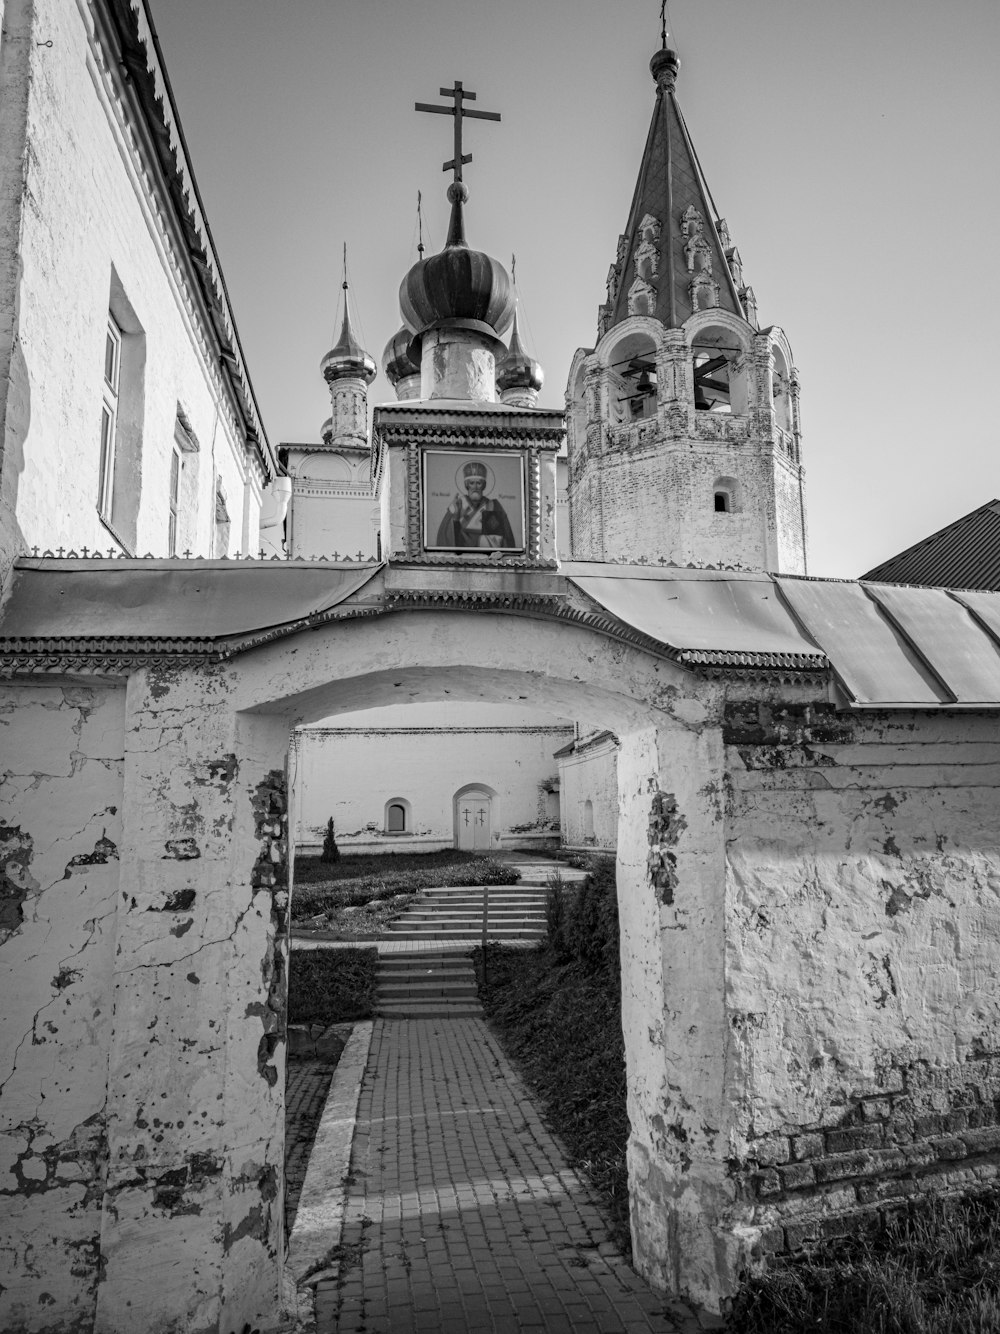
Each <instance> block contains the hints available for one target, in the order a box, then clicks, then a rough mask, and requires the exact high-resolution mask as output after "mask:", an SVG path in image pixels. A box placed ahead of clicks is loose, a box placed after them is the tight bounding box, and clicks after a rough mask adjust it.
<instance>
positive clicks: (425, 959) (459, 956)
mask: <svg viewBox="0 0 1000 1334" xmlns="http://www.w3.org/2000/svg"><path fill="white" fill-rule="evenodd" d="M376 1012H377V1013H378V1014H379V1015H380V1016H381V1017H382V1018H383V1019H468V1018H481V1017H482V1013H483V1009H482V1006H481V1005H480V1004H479V999H478V995H477V986H476V974H475V969H474V968H473V966H472V959H471V957H470V956H469V955H468V954H465V953H457V952H454V951H442V952H441V953H437V954H435V953H431V952H429V951H425V950H421V951H419V952H416V953H413V954H384V955H381V956H380V957H379V968H378V978H377V999H376Z"/></svg>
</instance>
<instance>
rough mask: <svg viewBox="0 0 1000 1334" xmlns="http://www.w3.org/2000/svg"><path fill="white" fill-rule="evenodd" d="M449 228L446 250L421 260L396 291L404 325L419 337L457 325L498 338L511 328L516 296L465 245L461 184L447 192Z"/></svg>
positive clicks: (485, 258)
mask: <svg viewBox="0 0 1000 1334" xmlns="http://www.w3.org/2000/svg"><path fill="white" fill-rule="evenodd" d="M448 198H449V199H450V200H451V224H450V226H449V228H448V239H447V241H446V242H445V246H444V249H443V250H441V251H440V252H439V253H438V254H436V255H431V257H430V259H422V260H419V261H418V262H417V263H416V264H414V266H413V268H412V269H410V271H409V273H408V274H407V275H406V277H405V278H404V279H403V281H402V283H401V284H400V288H399V308H400V310H401V312H402V315H403V319H404V321H405V322H406V324H407V325H409V327H410V328H411V329H413V330H414V332H415V333H416V334H417V335H419V334H422V333H425V332H426V331H427V330H428V329H432V328H437V327H440V326H442V325H452V326H454V325H459V326H462V327H465V328H468V329H472V330H475V331H478V332H479V333H484V334H487V335H488V336H489V337H492V338H498V337H500V336H501V335H502V334H504V333H505V332H506V331H507V329H508V328H509V327H510V321H511V317H512V316H513V314H514V293H513V289H512V287H511V282H510V278H509V277H508V274H507V270H506V269H505V268H504V267H503V265H502V264H500V263H498V261H497V260H495V259H493V258H492V257H491V256H490V255H487V254H484V253H483V251H481V250H471V249H470V248H469V244H468V242H467V241H466V239H465V224H464V221H463V217H462V205H463V203H464V202H465V200H466V199H467V198H468V190H467V189H466V186H465V184H464V183H463V182H462V181H453V182H452V184H451V185H449V187H448Z"/></svg>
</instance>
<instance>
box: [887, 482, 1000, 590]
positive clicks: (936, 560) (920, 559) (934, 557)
mask: <svg viewBox="0 0 1000 1334" xmlns="http://www.w3.org/2000/svg"><path fill="white" fill-rule="evenodd" d="M861 578H862V579H866V580H868V579H871V580H874V581H876V582H878V583H889V584H921V585H925V586H926V585H931V586H933V587H935V588H990V589H993V590H994V591H1000V500H988V501H987V502H986V504H985V505H980V507H979V509H977V510H973V511H972V513H971V514H965V515H963V516H962V518H961V519H956V520H955V522H954V523H950V524H948V526H947V527H946V528H942V529H940V530H939V531H938V532H936V533H932V534H931V535H930V537H925V538H924V539H923V540H922V541H920V542H916V543H914V545H913V546H912V547H907V548H906V550H905V551H901V552H900V553H899V554H898V555H897V556H890V558H889V559H888V560H885V561H883V562H882V564H881V565H876V566H875V568H874V569H872V570H869V571H868V573H867V574H863V575H862V576H861Z"/></svg>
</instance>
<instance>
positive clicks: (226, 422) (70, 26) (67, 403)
mask: <svg viewBox="0 0 1000 1334" xmlns="http://www.w3.org/2000/svg"><path fill="white" fill-rule="evenodd" d="M15 7H16V8H17V9H18V11H19V12H20V11H21V10H22V8H23V0H17V3H16V5H15ZM90 22H91V17H90V10H89V8H88V6H87V5H86V3H84V0H77V3H67V2H66V0H35V3H34V19H33V27H32V29H31V35H30V39H29V40H30V44H31V55H30V81H29V83H28V89H27V108H26V115H27V147H26V149H25V155H24V170H23V181H24V186H23V197H22V199H21V201H20V205H21V209H22V217H21V234H20V248H21V269H20V274H19V280H18V287H17V293H16V300H17V303H18V321H19V327H18V336H17V343H16V347H15V349H14V354H13V358H12V361H11V369H10V376H11V383H10V388H9V394H8V398H7V404H6V419H5V422H4V434H5V440H6V457H5V460H4V471H3V500H4V505H5V507H6V509H7V512H8V516H9V515H10V513H11V512H13V516H14V521H15V522H16V526H17V527H16V538H15V541H16V542H18V543H19V544H20V545H21V546H22V547H23V548H24V549H30V548H31V547H32V546H33V545H36V544H37V545H38V546H39V547H40V548H42V549H43V550H44V549H49V550H53V551H54V550H56V549H57V548H58V547H59V546H60V545H62V546H64V547H67V548H75V549H77V550H79V549H80V548H82V547H83V546H84V545H86V546H87V547H89V548H90V549H96V548H100V549H102V550H107V549H109V548H114V549H118V547H119V543H118V542H117V541H116V540H115V538H114V536H113V535H112V533H110V532H109V531H108V528H107V527H106V526H105V525H104V524H103V523H102V522H101V518H100V516H99V513H98V497H99V469H100V452H101V451H100V441H101V412H102V394H103V384H104V375H103V369H104V362H105V341H106V335H107V324H108V314H109V309H110V311H111V313H112V314H113V315H114V317H115V319H116V321H117V323H118V324H119V326H120V327H121V330H122V354H121V371H120V377H119V394H118V430H119V438H118V445H117V465H116V474H115V476H116V481H115V499H114V507H113V513H112V516H111V517H112V522H113V527H114V528H115V530H116V531H117V533H118V536H119V537H120V538H121V539H122V541H123V542H124V544H125V545H127V546H129V547H131V548H132V550H133V551H136V552H138V553H140V554H141V553H144V552H146V551H151V552H153V553H154V554H157V555H165V554H166V553H167V543H168V523H169V498H170V474H171V461H172V455H173V451H174V442H175V431H176V428H177V422H178V411H179V410H180V411H181V412H183V414H184V417H185V418H186V420H187V422H188V423H189V426H190V436H184V438H183V445H182V447H181V455H180V456H181V461H182V475H181V484H180V492H181V495H180V499H181V505H180V512H179V515H178V531H177V551H178V553H182V552H184V551H185V550H187V549H190V550H191V551H192V552H193V553H194V554H195V555H206V556H210V555H212V554H215V553H213V543H214V541H215V531H216V527H215V496H216V477H218V478H220V479H221V485H222V490H223V493H224V495H225V498H226V506H227V509H228V512H229V515H230V519H231V532H230V539H229V541H230V546H229V550H230V551H231V552H236V551H237V550H239V548H240V544H241V536H244V530H245V539H246V542H247V543H248V544H249V549H252V550H256V545H257V540H258V539H257V514H258V511H259V485H258V484H257V483H256V482H254V483H252V484H251V485H250V488H249V491H248V503H247V505H246V510H247V513H246V515H244V509H245V505H244V491H245V488H246V487H247V478H246V476H245V463H244V453H243V446H242V445H241V444H239V443H238V442H237V438H236V434H235V426H234V423H233V421H232V420H231V417H230V410H229V408H228V407H227V406H226V402H225V399H224V395H223V392H222V388H221V378H220V374H219V370H218V366H217V363H216V359H215V357H214V355H213V354H212V353H211V350H210V349H209V347H208V346H207V344H206V343H205V342H204V335H203V333H202V330H201V328H200V327H199V323H198V320H197V318H196V316H195V306H194V304H193V297H192V295H191V294H190V293H189V292H188V291H187V290H186V289H185V287H184V286H183V284H182V282H181V279H180V276H179V269H178V268H177V266H176V264H175V261H174V259H173V258H172V256H171V248H172V247H174V246H175V245H177V244H179V237H177V236H176V235H174V234H172V233H171V227H172V224H171V222H170V221H169V219H166V218H165V217H164V216H161V215H160V214H159V213H158V211H157V207H158V206H157V204H156V203H155V200H156V198H157V195H156V192H155V191H154V190H153V189H152V177H151V176H150V175H143V172H144V170H147V171H148V165H147V166H146V167H144V165H143V159H142V155H141V152H140V149H139V148H138V146H137V134H138V132H137V130H136V129H135V128H134V127H135V125H136V120H135V118H134V117H133V119H132V121H131V125H130V127H128V128H126V126H125V124H124V120H123V111H122V106H121V104H120V103H119V102H118V101H117V100H116V91H115V90H116V89H117V88H119V87H120V86H122V85H121V83H120V73H119V71H118V69H117V67H116V68H114V70H113V73H110V72H109V71H108V70H107V69H105V68H104V66H103V63H102V59H103V58H102V56H101V54H100V47H99V45H98V43H97V42H96V40H92V39H91V37H90V36H89V35H88V27H89V24H90ZM36 39H37V41H36ZM42 39H44V41H43V40H42ZM126 87H127V85H126ZM5 207H8V208H9V201H5ZM168 236H169V239H168ZM0 295H2V294H0ZM7 522H8V523H9V522H10V518H9V517H8V520H7ZM218 554H222V553H218Z"/></svg>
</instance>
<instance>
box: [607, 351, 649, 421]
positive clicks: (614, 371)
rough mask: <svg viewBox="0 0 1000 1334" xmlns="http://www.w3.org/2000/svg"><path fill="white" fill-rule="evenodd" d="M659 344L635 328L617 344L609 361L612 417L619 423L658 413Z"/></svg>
mask: <svg viewBox="0 0 1000 1334" xmlns="http://www.w3.org/2000/svg"><path fill="white" fill-rule="evenodd" d="M656 351H657V348H656V343H655V341H654V339H653V338H652V336H651V335H650V334H648V333H646V332H645V331H640V330H636V331H635V332H633V333H630V334H628V335H627V336H626V337H624V338H623V339H621V341H620V342H619V343H617V344H616V345H615V347H614V350H613V352H612V354H611V360H610V362H609V363H608V374H609V379H610V383H609V394H610V400H611V417H612V420H613V421H617V422H619V423H622V422H633V421H642V420H644V419H645V418H648V417H655V416H656V407H657V375H656Z"/></svg>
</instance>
